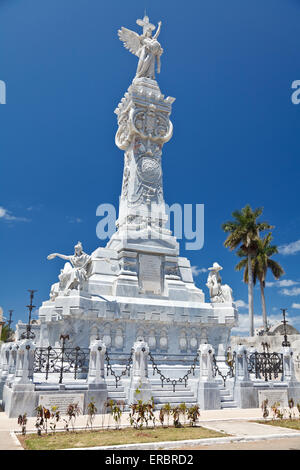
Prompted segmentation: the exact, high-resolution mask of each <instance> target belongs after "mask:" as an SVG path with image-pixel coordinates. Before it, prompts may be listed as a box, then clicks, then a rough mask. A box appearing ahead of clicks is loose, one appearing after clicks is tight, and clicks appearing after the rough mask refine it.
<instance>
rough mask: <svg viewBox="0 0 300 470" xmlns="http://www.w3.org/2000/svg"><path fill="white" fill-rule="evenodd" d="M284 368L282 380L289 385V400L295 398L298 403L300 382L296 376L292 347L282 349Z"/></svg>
mask: <svg viewBox="0 0 300 470" xmlns="http://www.w3.org/2000/svg"><path fill="white" fill-rule="evenodd" d="M280 352H281V354H282V361H283V364H282V367H283V373H282V378H281V380H282V381H283V382H286V383H287V385H288V398H289V399H290V398H293V400H294V401H295V402H296V403H297V401H298V400H300V382H298V381H297V379H296V375H295V364H294V357H293V356H294V355H293V350H292V348H290V347H287V346H285V347H282V349H281V351H280Z"/></svg>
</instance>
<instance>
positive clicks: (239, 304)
mask: <svg viewBox="0 0 300 470" xmlns="http://www.w3.org/2000/svg"><path fill="white" fill-rule="evenodd" d="M234 303H235V305H236V306H237V308H248V304H246V302H244V301H243V300H236V301H235V302H234Z"/></svg>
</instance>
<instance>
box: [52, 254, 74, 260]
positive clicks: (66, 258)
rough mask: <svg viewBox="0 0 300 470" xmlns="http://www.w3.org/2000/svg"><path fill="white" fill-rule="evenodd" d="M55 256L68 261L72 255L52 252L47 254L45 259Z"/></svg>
mask: <svg viewBox="0 0 300 470" xmlns="http://www.w3.org/2000/svg"><path fill="white" fill-rule="evenodd" d="M56 256H58V258H62V259H65V260H67V261H69V260H70V259H71V258H72V256H67V255H61V254H60V253H52V254H51V255H48V256H47V259H53V258H56Z"/></svg>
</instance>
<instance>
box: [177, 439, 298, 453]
mask: <svg viewBox="0 0 300 470" xmlns="http://www.w3.org/2000/svg"><path fill="white" fill-rule="evenodd" d="M173 450H300V439H299V438H298V437H289V438H288V439H268V440H266V441H252V442H231V443H229V444H214V445H207V446H201V445H198V446H193V447H188V446H182V447H174V448H173Z"/></svg>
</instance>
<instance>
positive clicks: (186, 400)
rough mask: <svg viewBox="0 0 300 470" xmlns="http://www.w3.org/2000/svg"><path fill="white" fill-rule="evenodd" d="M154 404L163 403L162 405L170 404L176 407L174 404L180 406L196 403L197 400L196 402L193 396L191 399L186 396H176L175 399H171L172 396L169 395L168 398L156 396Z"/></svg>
mask: <svg viewBox="0 0 300 470" xmlns="http://www.w3.org/2000/svg"><path fill="white" fill-rule="evenodd" d="M153 398H154V403H155V404H159V403H161V404H162V405H164V404H166V403H170V404H171V405H174V404H180V403H183V402H184V403H193V404H194V403H196V400H195V397H194V395H192V396H189V397H186V396H184V397H183V396H181V395H180V396H174V397H170V395H168V396H167V397H158V396H154V397H153Z"/></svg>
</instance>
